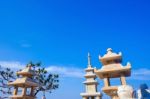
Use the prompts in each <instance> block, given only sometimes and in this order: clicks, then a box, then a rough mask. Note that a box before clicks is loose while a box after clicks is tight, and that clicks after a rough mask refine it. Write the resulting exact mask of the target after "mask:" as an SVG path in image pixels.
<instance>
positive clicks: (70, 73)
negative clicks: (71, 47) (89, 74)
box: [46, 66, 84, 78]
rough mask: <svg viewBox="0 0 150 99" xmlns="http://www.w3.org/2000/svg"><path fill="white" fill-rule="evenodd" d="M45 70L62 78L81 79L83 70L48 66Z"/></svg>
mask: <svg viewBox="0 0 150 99" xmlns="http://www.w3.org/2000/svg"><path fill="white" fill-rule="evenodd" d="M46 70H48V71H49V72H52V73H58V74H59V75H62V76H64V77H75V78H82V77H83V75H84V69H81V68H74V67H63V66H48V67H47V68H46Z"/></svg>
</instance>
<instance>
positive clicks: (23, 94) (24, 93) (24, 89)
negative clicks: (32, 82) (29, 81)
mask: <svg viewBox="0 0 150 99" xmlns="http://www.w3.org/2000/svg"><path fill="white" fill-rule="evenodd" d="M26 91H27V88H26V87H24V88H23V90H22V96H25V95H26Z"/></svg>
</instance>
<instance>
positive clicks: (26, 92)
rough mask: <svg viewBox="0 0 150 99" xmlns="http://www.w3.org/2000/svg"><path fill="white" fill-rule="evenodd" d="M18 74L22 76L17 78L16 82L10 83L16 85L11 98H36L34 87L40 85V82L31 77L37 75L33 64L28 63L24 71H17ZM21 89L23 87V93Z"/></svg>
mask: <svg viewBox="0 0 150 99" xmlns="http://www.w3.org/2000/svg"><path fill="white" fill-rule="evenodd" d="M17 75H20V76H21V77H20V78H18V79H16V80H15V81H14V82H9V83H8V85H9V86H14V92H13V95H12V96H11V97H10V98H11V99H35V98H36V97H35V96H34V89H35V88H36V87H37V86H38V83H36V82H35V81H34V80H32V79H31V78H32V76H34V75H35V72H34V71H33V70H32V69H31V66H30V65H28V66H27V67H26V68H25V69H23V70H22V71H19V72H17ZM20 89H22V90H21V91H22V92H21V93H20V92H19V90H20ZM19 93H20V94H19Z"/></svg>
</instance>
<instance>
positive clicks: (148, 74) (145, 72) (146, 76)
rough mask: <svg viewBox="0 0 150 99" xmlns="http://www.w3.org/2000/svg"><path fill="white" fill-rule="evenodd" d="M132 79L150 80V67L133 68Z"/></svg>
mask: <svg viewBox="0 0 150 99" xmlns="http://www.w3.org/2000/svg"><path fill="white" fill-rule="evenodd" d="M131 79H133V80H150V69H147V68H140V69H136V70H132V75H131Z"/></svg>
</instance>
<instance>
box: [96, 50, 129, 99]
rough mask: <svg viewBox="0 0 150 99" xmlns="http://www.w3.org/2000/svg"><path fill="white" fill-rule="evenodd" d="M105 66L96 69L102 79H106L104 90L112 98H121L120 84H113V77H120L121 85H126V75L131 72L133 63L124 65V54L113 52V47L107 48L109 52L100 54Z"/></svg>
mask: <svg viewBox="0 0 150 99" xmlns="http://www.w3.org/2000/svg"><path fill="white" fill-rule="evenodd" d="M99 59H100V61H101V62H102V64H103V66H102V68H101V69H99V70H95V73H96V75H97V76H98V77H99V78H100V79H104V87H103V88H102V90H103V92H105V93H106V94H107V95H109V96H110V97H111V98H112V99H119V98H118V95H117V90H118V86H111V84H110V79H111V78H120V81H121V85H126V79H125V77H127V76H130V74H131V65H130V63H127V66H122V64H121V63H122V54H121V53H119V54H116V53H113V52H112V49H111V48H108V49H107V53H106V54H105V55H104V56H103V57H100V56H99Z"/></svg>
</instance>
